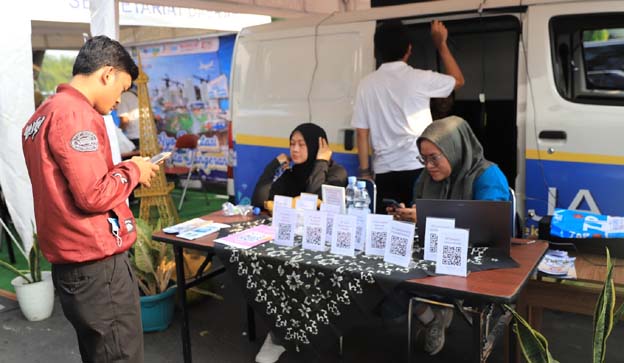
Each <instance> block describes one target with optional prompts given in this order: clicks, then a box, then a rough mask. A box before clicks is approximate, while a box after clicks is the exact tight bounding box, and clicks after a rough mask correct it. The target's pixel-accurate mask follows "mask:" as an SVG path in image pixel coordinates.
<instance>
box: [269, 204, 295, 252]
mask: <svg viewBox="0 0 624 363" xmlns="http://www.w3.org/2000/svg"><path fill="white" fill-rule="evenodd" d="M296 227H297V211H296V210H294V209H291V208H286V207H277V208H275V209H274V210H273V231H274V233H275V238H274V239H273V242H274V243H275V244H278V245H280V246H288V247H293V246H294V245H295V228H296Z"/></svg>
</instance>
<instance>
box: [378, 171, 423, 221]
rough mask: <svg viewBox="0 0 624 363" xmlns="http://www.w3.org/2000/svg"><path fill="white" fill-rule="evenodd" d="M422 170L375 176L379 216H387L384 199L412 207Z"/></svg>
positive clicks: (393, 172)
mask: <svg viewBox="0 0 624 363" xmlns="http://www.w3.org/2000/svg"><path fill="white" fill-rule="evenodd" d="M421 171H422V169H416V170H402V171H390V172H387V173H383V174H375V184H376V185H377V208H376V209H377V210H376V213H377V214H386V206H385V205H383V203H382V200H383V199H384V198H390V199H394V200H396V201H397V202H399V203H405V206H406V207H410V206H411V205H410V204H411V202H412V198H413V189H414V184H415V183H416V180H417V179H418V176H420V172H421Z"/></svg>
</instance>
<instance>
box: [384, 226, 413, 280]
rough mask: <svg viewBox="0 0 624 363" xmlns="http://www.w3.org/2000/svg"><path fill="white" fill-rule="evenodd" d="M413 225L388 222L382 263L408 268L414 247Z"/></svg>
mask: <svg viewBox="0 0 624 363" xmlns="http://www.w3.org/2000/svg"><path fill="white" fill-rule="evenodd" d="M414 230H415V225H414V223H406V222H399V221H392V222H390V232H389V233H388V239H387V240H386V249H385V251H384V262H388V263H393V264H395V265H399V266H402V267H406V268H407V267H409V264H410V262H411V261H412V248H413V247H414Z"/></svg>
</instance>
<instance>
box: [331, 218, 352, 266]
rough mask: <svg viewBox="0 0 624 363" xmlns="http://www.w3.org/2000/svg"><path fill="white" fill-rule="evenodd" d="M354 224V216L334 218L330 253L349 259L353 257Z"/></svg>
mask: <svg viewBox="0 0 624 363" xmlns="http://www.w3.org/2000/svg"><path fill="white" fill-rule="evenodd" d="M356 224H357V219H356V217H354V216H349V215H346V214H337V215H336V216H335V217H334V226H333V229H334V232H333V234H332V244H331V253H335V254H337V255H345V256H350V257H353V256H355V226H356Z"/></svg>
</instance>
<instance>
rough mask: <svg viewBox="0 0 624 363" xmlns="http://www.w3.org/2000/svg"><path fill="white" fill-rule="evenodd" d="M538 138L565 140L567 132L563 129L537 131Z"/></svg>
mask: <svg viewBox="0 0 624 363" xmlns="http://www.w3.org/2000/svg"><path fill="white" fill-rule="evenodd" d="M539 138H540V139H546V140H564V141H565V140H567V138H568V134H567V133H566V132H565V131H558V130H544V131H540V133H539Z"/></svg>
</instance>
